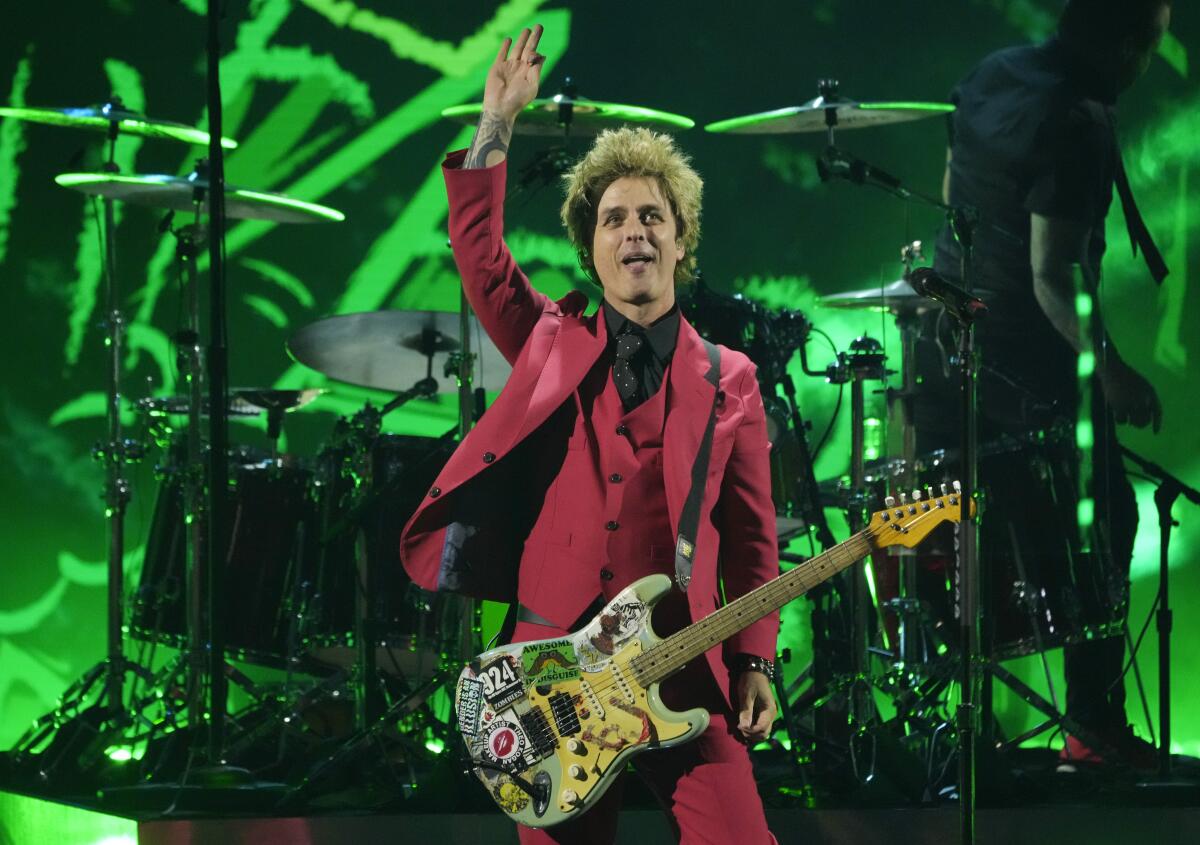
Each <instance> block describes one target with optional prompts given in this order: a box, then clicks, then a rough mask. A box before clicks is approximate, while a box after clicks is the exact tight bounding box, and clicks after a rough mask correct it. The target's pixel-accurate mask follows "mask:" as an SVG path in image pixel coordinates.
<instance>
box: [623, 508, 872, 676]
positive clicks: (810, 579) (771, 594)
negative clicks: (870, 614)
mask: <svg viewBox="0 0 1200 845" xmlns="http://www.w3.org/2000/svg"><path fill="white" fill-rule="evenodd" d="M872 548H874V544H873V543H872V542H871V535H870V533H869V529H868V530H864V531H860V532H859V533H858V534H855V535H854V536H853V537H851V538H850V539H848V540H846V541H845V542H844V543H839V544H838V545H836V546H834V547H833V548H832V549H830V550H829V551H827V552H823V553H821V554H819V555H817V556H816V557H814V558H812V559H811V560H809V561H806V562H805V563H802V564H801V565H800V566H797V567H796V568H795V569H793V570H792V571H790V572H787V573H785V574H784V575H781V576H779V577H778V578H775V579H773V580H771V581H768V582H767V583H766V584H763V585H762V586H761V587H758V588H756V589H754V590H751V591H750V592H748V593H746V594H745V595H744V596H740V597H739V598H737V599H734V600H733V601H731V602H730V603H729V604H727V605H725V606H724V607H722V608H721V609H720V610H717V611H716V612H715V613H713V614H711V615H710V616H707V617H705V618H704V619H701V620H700V621H699V622H696V623H694V624H692V625H689V626H687V627H686V628H684V629H683V630H681V631H678V632H676V633H674V634H672V635H671V636H669V637H667V638H666V639H665V640H663V641H662V642H661V643H660V644H659V645H658V646H657V647H655V648H653V649H651V650H650V651H648V652H646V653H644V654H641V655H639V656H638V657H635V658H634V659H633V660H632V661H630V668H631V669H632V670H633V673H634V677H635V678H636V679H637V681H638V683H639V684H641V685H642V686H646V685H647V684H651V683H654V682H655V681H661V680H662V679H663V678H666V677H667V676H668V675H670V674H671V673H673V672H674V671H675V670H677V669H679V668H680V667H681V666H683V665H684V664H685V663H687V662H688V661H689V660H692V659H694V658H696V657H699V656H700V655H701V654H703V653H704V652H706V651H708V650H709V649H710V648H712V647H713V646H715V645H717V644H718V643H721V642H724V641H725V640H727V639H729V638H730V637H732V636H733V635H734V634H736V633H737V632H738V631H740V630H742V629H743V628H747V627H749V626H750V625H753V624H754V623H755V622H757V621H758V620H759V619H762V618H763V617H764V616H766V615H767V614H768V613H771V612H773V611H776V610H778V609H779V608H781V607H783V606H784V605H785V604H787V603H788V602H790V601H791V600H792V599H794V598H796V597H797V596H801V595H804V593H806V592H808V591H809V590H811V589H812V588H813V587H815V586H817V585H818V584H820V583H821V582H822V581H825V580H827V579H829V578H831V577H833V576H834V575H836V574H837V573H839V572H841V571H842V570H843V569H846V568H847V567H849V566H851V565H852V564H854V563H855V562H856V561H859V560H862V559H863V558H864V557H866V556H867V555H868V554H869V553H870V552H871V549H872Z"/></svg>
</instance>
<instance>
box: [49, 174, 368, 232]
mask: <svg viewBox="0 0 1200 845" xmlns="http://www.w3.org/2000/svg"><path fill="white" fill-rule="evenodd" d="M54 181H55V182H57V183H58V184H60V185H62V186H63V187H64V188H70V189H71V190H73V191H80V192H82V193H85V194H91V195H93V196H99V197H106V198H108V199H113V200H120V201H121V202H132V203H136V204H138V205H148V206H152V207H154V208H169V209H171V210H173V211H183V212H187V211H192V210H193V209H194V208H195V206H196V201H197V199H198V198H199V199H200V200H201V201H202V202H205V204H206V205H207V200H206V199H205V195H206V194H207V191H208V180H207V179H205V178H202V177H200V176H197V175H196V174H195V173H193V174H191V175H189V176H166V175H163V174H157V173H156V174H134V175H130V176H122V175H119V174H116V173H60V174H59V175H58V176H55V177H54ZM225 216H226V217H227V218H231V219H236V220H271V221H274V222H276V223H326V222H330V221H334V222H340V221H342V220H345V219H346V215H344V214H342V212H340V211H338V210H336V209H333V208H329V207H328V206H324V205H318V204H316V203H312V202H305V201H304V200H297V199H292V198H291V197H287V196H284V195H283V194H274V193H269V192H266V191H251V190H248V189H246V188H237V187H234V186H233V185H226V186H225Z"/></svg>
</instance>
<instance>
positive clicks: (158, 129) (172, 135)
mask: <svg viewBox="0 0 1200 845" xmlns="http://www.w3.org/2000/svg"><path fill="white" fill-rule="evenodd" d="M0 117H11V118H14V119H16V120H25V121H28V122H30V123H44V124H47V125H50V126H66V127H68V128H71V129H92V130H97V131H101V132H104V131H108V130H109V129H111V128H112V125H113V124H114V123H115V124H116V126H117V131H118V132H119V133H121V134H122V135H137V136H139V137H142V138H165V139H169V140H172V141H183V142H184V143H185V144H195V145H196V146H201V147H204V146H208V141H209V134H208V133H207V132H205V131H204V130H203V129H196V128H194V127H191V126H188V125H186V124H183V123H175V122H174V121H171V120H159V119H157V118H153V117H147V116H146V115H144V114H138V113H137V112H133V111H129V110H127V109H124V108H121V107H120V106H119V105H117V104H113V103H106V104H104V105H102V106H87V107H84V108H57V109H56V108H29V107H24V106H0ZM221 146H222V147H224V148H225V149H227V150H232V149H236V148H237V141H234V140H233V139H231V138H222V139H221Z"/></svg>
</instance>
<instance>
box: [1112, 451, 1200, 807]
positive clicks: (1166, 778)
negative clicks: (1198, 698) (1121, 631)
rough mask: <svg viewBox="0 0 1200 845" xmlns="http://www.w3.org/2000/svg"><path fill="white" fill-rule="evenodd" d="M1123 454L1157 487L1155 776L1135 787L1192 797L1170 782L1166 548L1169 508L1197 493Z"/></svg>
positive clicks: (1189, 787)
mask: <svg viewBox="0 0 1200 845" xmlns="http://www.w3.org/2000/svg"><path fill="white" fill-rule="evenodd" d="M1121 452H1122V454H1124V455H1125V457H1126V458H1128V459H1129V460H1131V461H1133V462H1134V463H1135V464H1137V465H1138V466H1139V467H1140V468H1141V470H1142V472H1144V473H1146V475H1148V476H1150V477H1151V478H1152V479H1153V480H1154V481H1156V482H1157V483H1158V488H1157V489H1156V490H1155V491H1154V505H1155V507H1156V508H1157V509H1158V532H1159V533H1158V536H1159V552H1158V614H1157V620H1156V621H1157V625H1156V627H1157V629H1158V737H1159V745H1158V776H1157V778H1155V779H1153V780H1146V781H1142V782H1140V783H1138V787H1139V788H1141V789H1145V790H1152V791H1154V792H1171V793H1182V792H1185V793H1187V794H1189V795H1194V794H1195V793H1196V792H1197V791H1198V787H1197V784H1196V783H1194V782H1185V781H1173V780H1172V779H1171V777H1172V776H1171V628H1172V625H1173V622H1174V619H1173V615H1174V614H1173V612H1172V610H1171V594H1170V586H1171V576H1170V570H1169V567H1168V560H1169V555H1168V548H1169V547H1170V544H1171V528H1172V527H1173V526H1175V525H1177V524H1178V523H1176V522H1175V520H1174V519H1172V518H1171V508H1172V507H1173V506H1174V504H1175V500H1176V499H1178V498H1179V497H1180V496H1183V497H1185V498H1186V499H1187V500H1188V501H1190V502H1191V503H1192V504H1195V505H1200V491H1198V490H1196V489H1195V488H1194V487H1189V486H1188V485H1186V484H1184V483H1183V482H1182V481H1180V480H1179V479H1178V478H1176V477H1175V476H1173V475H1172V474H1171V473H1169V472H1167V471H1166V470H1165V469H1163V468H1162V467H1160V466H1159V465H1158V464H1156V463H1153V462H1152V461H1148V460H1146V459H1145V458H1143V457H1142V456H1141V455H1139V454H1137V452H1134V451H1133V450H1131V449H1128V448H1126V447H1125V446H1122V447H1121Z"/></svg>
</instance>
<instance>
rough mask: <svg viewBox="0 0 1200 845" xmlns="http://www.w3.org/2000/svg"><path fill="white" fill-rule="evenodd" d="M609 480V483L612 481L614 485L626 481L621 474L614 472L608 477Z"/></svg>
mask: <svg viewBox="0 0 1200 845" xmlns="http://www.w3.org/2000/svg"><path fill="white" fill-rule="evenodd" d="M608 480H609V481H611V482H612V483H613V484H620V483H621V482H622V481H624V480H625V479H624V477H623V476H622V475H621V473H619V472H614V473H613V474H612V475H610V476H609V477H608Z"/></svg>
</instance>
